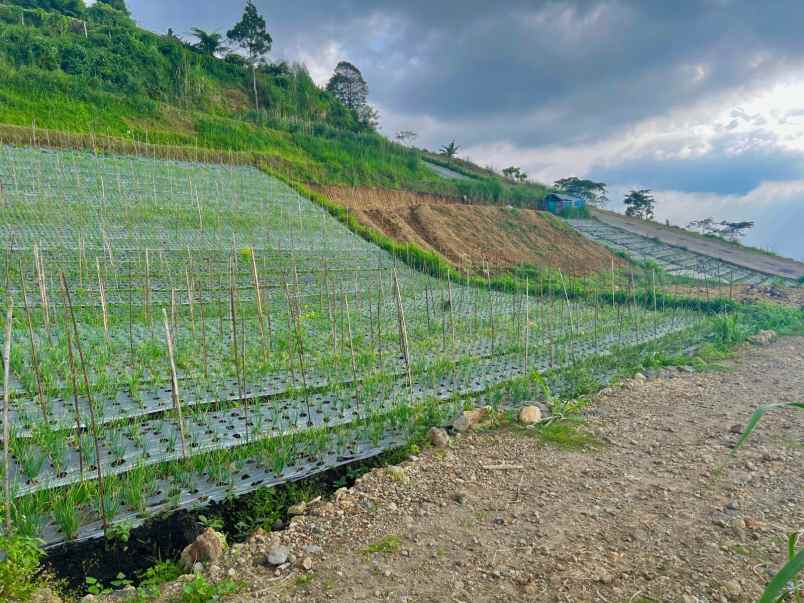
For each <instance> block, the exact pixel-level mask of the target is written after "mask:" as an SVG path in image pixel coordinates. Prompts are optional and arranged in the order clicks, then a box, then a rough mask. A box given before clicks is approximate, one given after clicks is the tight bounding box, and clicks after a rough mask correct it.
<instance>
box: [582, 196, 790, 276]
mask: <svg viewBox="0 0 804 603" xmlns="http://www.w3.org/2000/svg"><path fill="white" fill-rule="evenodd" d="M593 215H594V217H595V218H597V219H598V220H600V221H601V222H604V223H606V224H609V225H611V226H616V227H617V228H622V229H623V230H627V231H629V232H633V233H635V234H638V235H642V236H644V237H650V238H657V239H659V240H660V241H662V242H663V243H667V244H668V245H675V246H676V247H684V248H686V249H688V250H690V251H695V252H697V253H702V254H704V255H708V256H711V257H714V258H718V259H721V260H723V261H724V262H731V263H732V264H736V265H737V266H742V267H743V268H748V269H750V270H756V271H758V272H764V273H765V274H771V275H775V276H780V277H784V278H789V279H793V280H797V279H799V278H801V277H804V263H802V262H798V261H796V260H793V259H790V258H784V257H780V256H773V255H769V254H765V253H762V252H759V251H752V250H750V249H741V248H740V247H738V246H736V245H730V244H728V243H722V242H719V241H716V240H710V239H707V238H705V237H699V236H695V235H694V234H691V233H688V232H685V231H684V230H683V229H681V228H676V227H668V226H664V225H663V224H657V223H656V222H649V221H645V220H640V219H638V218H629V217H627V216H624V215H622V214H618V213H615V212H611V211H605V210H599V209H596V210H593Z"/></svg>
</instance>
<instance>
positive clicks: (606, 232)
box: [568, 220, 794, 285]
mask: <svg viewBox="0 0 804 603" xmlns="http://www.w3.org/2000/svg"><path fill="white" fill-rule="evenodd" d="M568 222H569V224H570V225H571V226H572V227H573V228H575V230H577V231H578V232H579V233H581V234H582V235H584V236H585V237H587V238H588V239H590V240H592V241H595V242H596V243H601V244H603V245H605V246H606V247H608V248H610V249H612V250H613V251H621V252H623V253H626V254H628V256H630V257H631V258H633V259H634V260H636V261H639V262H644V261H651V262H655V263H656V264H657V265H659V266H660V267H661V268H663V269H664V270H666V271H667V272H669V273H670V274H673V275H676V276H684V277H689V278H693V279H697V280H706V281H711V282H717V283H734V284H742V285H761V284H764V283H768V282H771V281H772V280H775V279H777V278H778V277H775V276H774V275H772V274H768V273H764V272H759V271H757V270H751V269H750V268H746V267H743V266H739V265H737V264H733V263H731V262H726V261H723V260H721V259H718V258H715V257H711V256H708V255H704V254H701V253H696V252H694V251H690V250H688V249H686V248H683V247H678V246H675V245H670V244H668V243H664V242H662V241H660V240H658V239H652V238H649V237H645V236H642V235H639V234H636V233H633V232H629V231H628V230H625V229H623V228H618V227H616V226H613V225H611V224H606V223H604V222H601V221H599V220H568ZM785 280H790V279H785ZM790 284H794V282H793V281H792V280H790Z"/></svg>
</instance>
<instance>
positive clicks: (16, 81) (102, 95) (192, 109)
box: [0, 0, 544, 205]
mask: <svg viewBox="0 0 804 603" xmlns="http://www.w3.org/2000/svg"><path fill="white" fill-rule="evenodd" d="M68 4H69V7H68ZM32 5H35V6H45V7H48V8H51V9H53V10H43V9H42V8H30V7H31V6H32ZM57 10H60V11H61V12H56V11H57ZM76 17H78V18H76ZM244 18H245V16H244ZM256 18H259V15H257V16H256ZM252 21H253V19H250V20H249V23H247V25H249V27H246V26H243V27H242V28H241V29H242V30H243V32H244V33H243V36H247V37H248V36H250V37H248V39H247V37H243V36H241V35H240V34H239V33H238V32H240V31H241V30H240V29H237V28H234V29H233V30H232V31H231V32H229V33H230V34H232V35H233V36H235V38H237V40H240V41H239V42H237V43H238V44H240V43H241V42H242V44H245V46H244V48H245V49H246V51H247V52H248V54H249V58H248V60H246V59H244V58H243V57H241V56H240V55H236V54H229V55H227V56H226V57H225V58H223V59H220V58H216V57H215V56H214V49H213V48H212V46H214V44H212V40H210V39H209V38H208V37H203V38H200V41H199V43H198V44H196V45H191V44H188V43H185V42H183V41H182V40H180V39H178V38H177V37H176V36H175V35H173V34H171V33H168V34H167V35H157V34H154V33H151V32H148V31H145V30H142V29H140V28H138V27H137V26H136V25H135V24H134V22H133V21H132V20H131V19H130V18H129V17H128V16H127V15H126V14H125V13H124V12H122V11H119V10H114V9H112V8H111V7H110V6H108V5H107V4H103V3H96V4H94V5H93V6H92V7H90V8H86V9H84V8H83V7H82V6H81V4H80V2H69V3H61V2H54V3H52V4H48V3H45V2H41V1H38V0H37V1H34V0H31V1H30V2H22V3H20V4H17V5H7V4H0V82H2V86H0V123H3V124H13V125H18V126H22V127H24V128H27V129H28V130H29V133H28V134H29V135H28V137H27V138H28V140H29V141H34V140H35V141H37V142H38V143H39V144H47V141H48V139H49V138H50V137H51V136H52V137H54V138H55V137H56V136H57V134H56V133H55V132H54V131H59V132H69V133H76V134H89V135H91V136H92V137H93V138H95V137H101V136H113V137H118V138H120V139H123V140H128V141H130V142H135V143H137V144H139V143H144V142H150V143H157V144H161V145H178V146H184V147H190V148H193V149H197V148H200V149H202V150H204V149H210V150H218V151H223V152H226V153H228V152H243V151H246V152H248V153H250V154H252V156H251V158H250V161H251V162H252V163H253V162H255V161H256V162H259V163H261V164H264V165H270V166H272V168H273V169H274V170H275V171H277V172H279V173H281V174H283V175H284V176H285V177H287V178H291V179H294V180H299V181H303V182H307V183H321V184H336V185H344V186H357V185H364V186H380V187H390V188H405V189H410V190H414V191H427V192H432V193H436V194H442V195H449V196H454V197H459V198H460V197H463V196H466V197H468V198H470V199H472V200H476V201H480V202H489V203H512V204H518V205H522V204H530V205H533V204H534V203H535V202H536V201H538V199H540V198H541V196H542V195H543V192H544V187H541V186H537V185H518V184H511V183H508V182H506V181H505V179H504V178H502V177H500V176H497V175H495V174H493V173H491V172H486V171H482V170H480V171H479V173H477V174H475V175H474V178H473V180H472V181H471V182H454V181H450V180H448V179H444V178H441V177H439V176H438V175H437V174H434V173H433V172H432V171H431V170H430V169H429V168H427V167H426V166H424V165H423V164H422V162H421V158H422V157H423V156H425V153H423V152H422V151H420V150H416V149H411V148H407V147H404V146H402V145H400V144H396V143H393V142H391V141H389V140H387V139H385V138H384V137H382V136H380V135H379V134H377V133H376V132H374V131H373V130H372V124H373V123H374V118H373V117H372V115H371V114H370V112H367V107H368V105H366V104H365V103H356V104H355V106H354V107H351V108H350V107H348V106H346V105H344V104H343V103H342V102H340V100H338V98H336V96H335V95H334V94H333V93H330V92H327V91H325V90H321V89H320V88H318V87H317V86H316V85H315V84H314V83H313V81H312V79H311V78H310V76H309V74H308V73H307V71H306V70H305V68H304V67H303V66H299V65H290V66H289V65H287V64H285V63H265V62H261V56H262V54H261V53H264V52H265V51H266V48H267V47H268V46H269V44H268V43H265V39H262V41H263V44H257V46H252V45H250V44H251V43H250V42H249V39H253V40H256V41H259V40H258V38H259V36H257V38H255V37H254V35H256V34H255V33H254V31H256V32H257V33H259V28H258V29H257V30H254V31H252V29H253V28H252V27H251V24H252ZM241 23H243V21H241ZM84 25H86V34H85V32H84ZM257 25H259V23H257ZM202 33H203V34H206V33H207V32H201V31H200V30H199V31H198V32H196V35H199V34H202ZM266 35H267V36H268V37H270V36H269V35H268V34H267V32H266ZM233 39H234V38H233ZM217 42H218V43H219V42H220V40H219V39H218V40H217ZM252 50H254V53H252ZM341 88H342V87H341V86H334V87H333V90H334V91H337V90H339V89H341ZM255 97H256V98H257V99H258V101H257V108H256V109H255V103H254V98H255ZM368 109H370V107H368ZM34 124H35V128H32V125H34ZM47 130H51V132H48V131H47ZM2 138H3V137H2V136H0V139H2ZM87 146H90V147H92V146H94V144H88V145H87Z"/></svg>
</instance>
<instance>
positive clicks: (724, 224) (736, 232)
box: [687, 218, 755, 241]
mask: <svg viewBox="0 0 804 603" xmlns="http://www.w3.org/2000/svg"><path fill="white" fill-rule="evenodd" d="M754 224H755V222H753V221H749V220H744V221H740V222H729V221H728V220H722V221H721V222H715V219H714V218H703V219H702V220H693V221H692V222H690V223H689V224H687V228H692V229H695V230H697V231H698V232H700V233H701V234H705V235H712V236H716V237H721V238H723V239H727V240H729V241H739V240H740V239H742V238H743V237H744V236H745V235H746V234H747V233H748V231H749V230H751V229H752V228H753V227H754Z"/></svg>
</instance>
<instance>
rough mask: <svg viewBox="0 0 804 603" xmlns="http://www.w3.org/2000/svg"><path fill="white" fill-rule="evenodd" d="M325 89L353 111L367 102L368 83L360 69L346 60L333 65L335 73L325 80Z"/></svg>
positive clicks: (358, 109) (359, 108)
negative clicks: (327, 80) (335, 65)
mask: <svg viewBox="0 0 804 603" xmlns="http://www.w3.org/2000/svg"><path fill="white" fill-rule="evenodd" d="M327 91H328V92H330V93H331V94H332V95H333V96H334V97H335V98H337V99H338V100H339V101H341V103H343V105H344V106H345V107H346V108H348V109H351V110H352V111H354V112H355V113H357V112H358V111H360V110H361V109H362V108H363V107H365V106H366V104H367V102H368V84H367V83H366V80H365V79H363V74H362V73H360V69H358V68H357V67H355V66H354V65H352V64H351V63H349V62H348V61H341V62H340V63H338V65H337V67H335V73H333V74H332V77H331V78H329V82H327Z"/></svg>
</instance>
